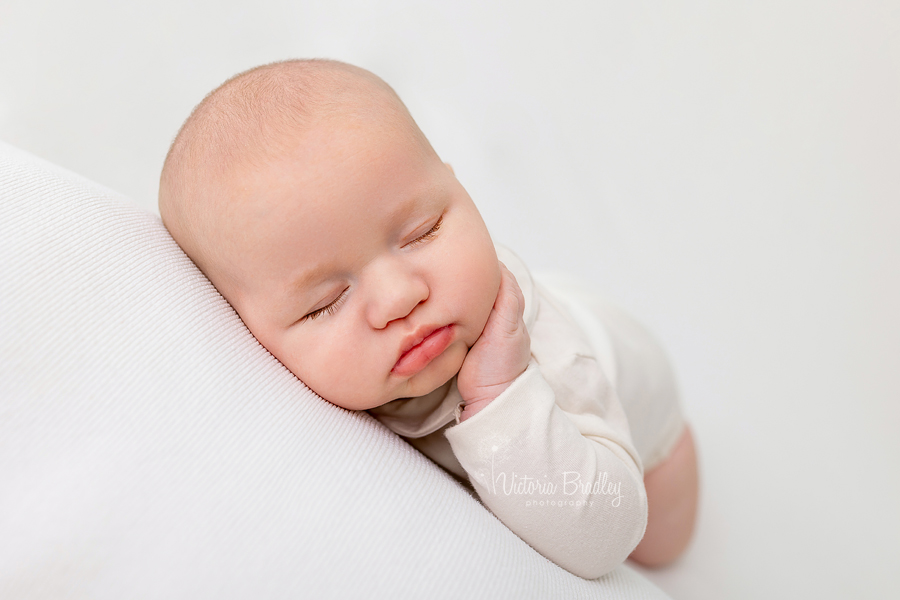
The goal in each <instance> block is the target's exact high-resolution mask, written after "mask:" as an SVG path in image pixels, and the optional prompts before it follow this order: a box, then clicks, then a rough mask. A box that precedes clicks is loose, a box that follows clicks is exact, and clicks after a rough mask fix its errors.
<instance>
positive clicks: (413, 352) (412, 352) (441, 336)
mask: <svg viewBox="0 0 900 600" xmlns="http://www.w3.org/2000/svg"><path fill="white" fill-rule="evenodd" d="M452 341H453V325H445V326H444V327H438V328H437V329H435V330H433V331H431V332H430V333H429V334H428V335H426V336H425V337H424V338H423V339H422V341H420V342H418V343H417V344H416V345H414V346H413V347H412V348H410V349H408V350H406V351H405V352H403V353H402V354H401V355H400V358H399V359H398V360H397V363H396V364H395V365H394V367H393V368H392V369H391V373H392V374H394V375H400V376H401V377H410V376H412V375H415V374H416V373H418V372H419V371H421V370H422V369H424V368H425V367H426V366H428V364H429V363H430V362H431V361H432V360H434V359H435V358H437V357H438V356H440V355H441V354H442V353H443V352H444V350H446V349H447V347H448V346H449V345H450V343H451V342H452Z"/></svg>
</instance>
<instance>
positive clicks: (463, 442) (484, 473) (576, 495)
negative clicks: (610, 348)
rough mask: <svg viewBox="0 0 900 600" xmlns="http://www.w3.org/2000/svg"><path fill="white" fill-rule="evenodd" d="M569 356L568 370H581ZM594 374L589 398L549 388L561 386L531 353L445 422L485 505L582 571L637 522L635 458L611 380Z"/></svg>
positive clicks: (635, 532)
mask: <svg viewBox="0 0 900 600" xmlns="http://www.w3.org/2000/svg"><path fill="white" fill-rule="evenodd" d="M567 360H570V361H575V362H576V363H577V362H578V361H591V360H594V359H593V357H590V356H581V355H575V356H571V357H569V358H568V359H567ZM577 366H578V365H577V364H576V365H574V367H575V368H573V369H572V370H570V371H569V372H570V373H576V374H577V373H578V372H585V370H583V369H582V370H579V369H578V368H577ZM589 371H590V370H588V372H589ZM576 379H577V375H576ZM600 379H601V380H600V381H599V382H596V381H595V382H593V386H587V387H589V388H592V389H593V390H594V392H593V393H594V394H598V395H600V396H601V397H599V398H593V399H591V401H589V402H586V401H579V400H578V399H572V398H568V397H565V398H558V397H557V396H559V395H563V396H567V395H566V394H565V393H564V391H561V390H559V389H557V390H554V389H553V388H552V387H551V385H550V384H549V383H548V381H547V380H546V379H545V377H544V376H543V375H542V372H541V367H539V366H538V363H537V362H536V361H535V360H534V359H532V361H531V363H530V364H529V365H528V368H527V369H526V370H525V372H524V373H522V375H520V376H519V377H518V378H517V379H516V380H515V381H514V382H513V383H512V385H510V387H509V388H507V389H506V390H505V391H504V392H503V393H502V394H500V395H499V396H498V397H497V398H495V399H494V400H493V401H492V402H491V403H490V404H489V405H487V406H486V407H485V408H483V409H482V410H481V411H479V412H478V413H476V414H475V415H473V416H472V417H470V418H469V419H467V420H465V421H464V422H462V423H459V424H457V425H455V426H452V427H449V428H447V429H446V431H445V435H446V438H447V440H448V441H449V443H450V446H451V447H452V449H453V453H454V454H455V456H456V458H457V459H458V461H459V463H460V464H461V465H462V467H463V469H465V471H466V473H467V474H468V476H469V480H470V482H471V484H472V486H473V487H474V488H475V491H476V492H477V493H478V495H479V497H480V498H481V500H482V502H483V503H484V504H485V506H487V507H488V508H489V509H490V510H491V511H492V512H493V513H494V514H495V515H496V516H497V517H498V518H499V519H500V520H501V521H503V523H504V524H505V525H506V526H507V527H509V528H510V529H511V530H512V531H513V532H514V533H516V534H517V535H518V536H519V537H520V538H522V539H523V540H524V541H525V542H527V543H528V544H529V545H531V546H532V547H533V548H534V549H535V550H537V551H538V552H540V553H541V554H542V555H544V556H545V557H547V558H548V559H550V560H552V561H553V562H555V563H556V564H558V565H559V566H561V567H563V568H564V569H566V570H568V571H570V572H572V573H574V574H575V575H578V576H580V577H584V578H586V579H593V578H596V577H600V576H602V575H604V574H606V573H608V572H609V571H611V570H612V569H614V568H615V567H616V566H618V565H620V564H622V562H623V561H624V560H625V559H626V558H627V557H628V555H629V554H630V553H631V551H632V550H633V549H634V548H635V546H637V544H638V542H640V540H641V538H642V537H643V535H644V529H645V528H646V525H647V494H646V491H645V490H644V484H643V473H642V468H641V463H640V458H639V457H638V455H637V452H636V451H635V450H634V448H633V447H632V445H631V440H630V436H629V433H628V426H627V420H625V418H624V413H623V412H622V411H621V405H620V403H619V401H618V398H617V397H616V396H615V390H614V389H613V388H612V386H611V385H610V384H609V383H608V381H607V380H606V379H605V378H603V377H602V373H601V377H600ZM571 383H572V385H573V386H576V387H579V388H580V387H582V386H581V385H580V384H581V383H583V382H579V381H574V382H571Z"/></svg>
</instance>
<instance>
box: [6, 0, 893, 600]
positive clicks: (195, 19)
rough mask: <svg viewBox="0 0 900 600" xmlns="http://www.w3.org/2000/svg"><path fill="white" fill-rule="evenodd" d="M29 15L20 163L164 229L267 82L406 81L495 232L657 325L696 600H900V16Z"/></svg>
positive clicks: (90, 10)
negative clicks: (242, 107)
mask: <svg viewBox="0 0 900 600" xmlns="http://www.w3.org/2000/svg"><path fill="white" fill-rule="evenodd" d="M561 4H564V5H563V6H554V7H552V8H551V7H550V3H547V2H535V1H518V2H512V1H503V2H499V1H498V2H479V1H475V0H457V1H456V2H414V1H411V0H407V1H403V0H381V1H377V2H367V1H363V0H354V1H349V0H330V1H316V2H308V1H302V0H258V1H256V2H238V1H236V0H219V1H216V2H211V1H206V2H194V3H186V2H179V1H176V0H157V1H156V2H154V3H123V2H115V1H112V0H82V1H81V2H78V3H72V2H64V1H62V0H56V1H50V0H29V1H25V0H2V2H0V139H3V140H4V141H7V142H9V143H12V144H14V145H17V146H19V147H21V148H23V149H26V150H28V151H31V152H33V153H35V154H38V155H39V156H42V157H43V158H46V159H49V160H51V161H53V162H56V163H58V164H60V165H62V166H64V167H66V168H68V169H71V170H73V171H76V172H78V173H80V174H82V175H85V176H87V177H89V178H91V179H94V180H96V181H98V182H100V183H103V184H105V185H107V186H109V187H111V188H113V189H115V190H117V191H120V192H123V193H125V194H128V195H130V196H131V197H132V198H134V200H135V201H136V202H137V203H139V204H140V205H141V206H144V207H145V208H146V209H148V210H152V211H155V210H156V190H157V178H158V173H159V168H160V166H161V164H162V160H163V157H164V156H165V152H166V150H167V147H168V144H169V142H170V141H171V139H172V138H173V136H174V134H175V132H176V130H177V128H178V127H179V125H180V124H181V122H182V121H183V120H184V118H185V117H186V116H187V114H188V113H189V111H190V109H191V108H192V107H193V106H194V105H195V104H196V103H197V102H198V101H199V100H200V99H201V98H202V97H203V95H204V94H205V93H206V92H208V91H209V90H211V89H212V88H213V87H215V86H216V85H218V84H219V83H221V82H222V81H224V80H225V79H226V78H228V77H229V76H231V75H233V74H235V73H236V72H238V71H241V70H244V69H246V68H249V67H252V66H255V65H257V64H261V63H264V62H269V61H273V60H279V59H284V58H291V57H312V56H321V57H330V58H337V59H342V60H346V61H349V62H352V63H355V64H359V65H360V66H363V67H366V68H369V69H371V70H372V71H374V72H375V73H377V74H379V75H380V76H382V77H383V78H384V79H385V80H387V81H388V82H389V83H390V84H391V85H393V86H394V87H395V88H396V89H397V91H398V92H399V93H400V95H401V97H403V98H404V100H405V101H406V103H407V104H408V106H409V107H410V109H411V111H412V113H413V115H414V116H415V117H416V119H417V120H418V121H419V123H420V125H421V126H422V129H423V130H424V131H425V133H426V134H427V135H428V136H429V137H430V139H431V141H432V143H433V145H434V146H435V148H436V149H437V151H438V153H439V154H441V156H442V157H443V158H444V160H447V161H449V162H450V163H452V164H453V166H454V168H455V170H456V172H457V174H458V176H459V178H460V180H461V181H462V182H463V184H464V185H466V187H467V188H468V190H469V192H470V193H471V195H472V196H473V198H474V199H475V200H476V202H477V203H478V204H479V206H480V207H481V209H482V212H483V213H484V216H485V219H486V221H487V222H488V226H489V227H490V229H491V231H492V233H493V234H494V236H495V238H496V239H498V240H499V241H501V242H503V243H505V244H507V245H509V246H511V247H512V248H514V249H515V250H516V251H517V252H518V253H519V254H520V255H522V256H523V257H524V258H525V259H526V261H527V262H529V263H530V264H531V265H532V266H533V267H534V268H536V269H560V268H563V267H564V268H565V269H566V270H568V271H569V272H572V273H574V274H576V275H579V276H584V277H586V278H589V279H590V280H591V281H592V282H594V285H595V287H596V288H597V289H599V290H602V291H603V292H605V293H606V294H607V295H609V296H610V297H612V298H613V299H615V300H617V301H618V302H619V303H621V304H622V305H624V306H625V307H627V308H628V309H629V310H630V311H631V312H633V313H635V314H636V315H638V316H639V317H640V318H641V319H642V320H643V321H645V322H646V323H648V324H649V325H650V327H651V328H652V329H653V330H654V331H656V332H657V333H658V335H659V337H661V338H662V340H663V341H664V343H665V344H666V346H667V347H668V349H669V350H670V353H671V355H672V357H673V360H674V362H675V364H676V366H677V368H678V372H679V376H680V379H681V383H682V387H683V391H684V396H685V408H686V410H687V412H688V415H689V418H690V420H691V421H692V423H693V424H694V429H695V432H696V436H697V439H698V443H699V450H700V453H701V462H702V476H703V482H702V484H703V495H702V507H701V515H700V521H699V528H698V531H697V537H696V539H695V540H694V543H693V545H692V546H691V548H690V549H689V551H688V553H687V555H686V556H685V557H684V558H683V559H682V560H681V561H680V562H679V563H678V564H676V565H674V566H672V567H670V568H668V569H665V570H663V571H659V572H647V573H646V574H647V576H648V577H650V578H651V579H652V580H653V581H654V582H656V583H657V584H658V585H659V586H660V587H662V588H663V589H665V590H666V591H668V592H669V593H670V594H672V595H673V596H674V597H675V598H700V599H702V598H716V599H718V598H735V599H737V598H762V597H765V598H794V597H799V596H802V597H818V598H844V597H860V598H861V597H871V598H876V597H882V596H884V595H885V594H886V593H887V592H888V590H893V591H894V593H896V590H898V589H900V574H898V572H897V571H896V565H897V564H898V563H900V550H898V543H897V541H898V540H900V511H897V510H896V506H900V477H898V471H900V469H898V463H900V436H897V435H895V430H896V429H897V424H898V422H900V406H898V404H900V402H898V400H900V392H898V390H900V368H898V366H897V365H898V364H900V313H898V310H897V307H898V306H900V275H898V271H900V235H898V234H900V112H898V107H900V33H898V32H900V9H898V5H897V3H896V2H891V1H889V0H883V1H876V0H864V1H861V2H859V1H857V2H850V1H849V0H846V1H844V2H834V1H821V0H820V1H816V2H813V1H802V0H790V1H788V2H772V1H768V2H766V1H762V2H760V1H756V2H745V1H736V2H729V3H717V2H701V1H689V0H674V1H673V2H667V3H661V2H649V1H646V0H635V1H632V2H629V3H619V2H606V1H600V2H598V1H588V0H581V1H572V2H566V3H561Z"/></svg>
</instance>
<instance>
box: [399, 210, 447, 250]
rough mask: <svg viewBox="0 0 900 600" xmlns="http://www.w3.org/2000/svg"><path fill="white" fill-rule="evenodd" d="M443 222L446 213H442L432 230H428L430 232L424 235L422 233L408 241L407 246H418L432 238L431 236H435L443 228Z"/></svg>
mask: <svg viewBox="0 0 900 600" xmlns="http://www.w3.org/2000/svg"><path fill="white" fill-rule="evenodd" d="M443 222H444V215H441V216H440V217H438V220H437V223H435V224H434V227H432V228H431V229H430V230H428V233H426V234H424V235H420V236H419V237H417V238H416V239H414V240H413V241H411V242H410V243H408V244H407V246H416V245H418V244H422V243H424V242H427V241H428V240H430V239H431V238H433V237H434V236H436V235H437V232H438V230H439V229H440V228H441V223H443Z"/></svg>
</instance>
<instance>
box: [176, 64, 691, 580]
mask: <svg viewBox="0 0 900 600" xmlns="http://www.w3.org/2000/svg"><path fill="white" fill-rule="evenodd" d="M159 210H160V214H161V215H162V218H163V222H164V223H165V225H166V227H167V228H168V230H169V231H170V232H171V234H172V236H173V237H174V238H175V240H176V241H177V242H178V244H179V245H180V246H181V248H183V249H184V251H185V252H186V253H187V254H188V256H190V257H191V259H192V260H193V261H194V262H195V263H196V264H197V266H198V267H199V268H200V269H201V270H202V271H203V273H205V274H206V276H207V277H208V278H209V279H210V281H212V283H213V284H214V285H215V286H216V288H217V289H218V290H219V292H221V294H222V295H223V296H224V297H225V298H226V299H227V300H228V302H230V303H231V305H232V306H233V307H234V309H235V310H236V311H237V313H238V314H239V315H240V316H241V318H242V319H243V321H244V323H245V324H246V325H247V327H248V328H249V329H250V331H251V332H252V333H253V335H254V336H256V338H257V339H258V340H259V342H260V343H261V344H262V345H263V346H265V347H266V348H267V349H268V350H269V351H270V352H271V353H272V354H273V355H274V356H275V357H276V358H278V360H280V361H281V362H282V363H283V364H284V365H285V366H286V367H287V368H288V369H289V370H290V371H292V372H293V373H294V374H295V375H296V376H297V377H298V378H299V379H300V380H301V381H303V382H304V383H305V384H306V385H308V386H309V387H310V388H311V389H312V390H313V391H315V392H316V393H317V394H319V395H320V396H321V397H322V398H324V399H325V400H327V401H329V402H331V403H333V404H335V405H337V406H340V407H343V408H346V409H351V410H365V411H368V412H369V413H370V414H372V415H373V416H374V417H375V418H377V419H378V420H379V421H381V422H382V423H383V424H384V425H385V426H387V427H388V428H390V429H391V430H393V431H394V432H396V433H397V434H399V435H401V436H403V438H404V439H406V440H407V441H408V442H409V443H410V444H411V445H412V446H414V447H415V448H417V449H418V450H419V451H421V452H422V453H424V454H425V455H426V456H428V457H429V458H430V459H432V460H433V461H434V462H436V463H437V464H439V465H440V466H441V467H443V468H444V469H445V470H447V471H448V472H449V473H451V474H452V475H454V476H455V477H456V478H458V479H459V480H460V481H461V482H462V483H463V484H464V485H466V486H467V487H469V488H470V489H471V490H474V492H475V493H476V494H477V496H478V498H479V499H480V500H481V502H482V503H483V504H484V505H485V506H486V507H487V508H488V509H489V510H491V511H492V512H493V513H494V514H495V515H496V516H497V517H498V518H499V519H500V520H501V521H502V522H503V523H504V524H505V525H506V526H507V527H509V529H511V530H512V531H513V532H515V533H516V534H517V535H518V536H519V537H520V538H522V539H523V540H524V541H525V542H527V543H528V544H530V545H531V546H532V547H533V548H534V549H535V550H536V551H538V552H540V553H541V554H543V555H544V556H545V557H547V558H549V559H550V560H552V561H554V562H555V563H557V564H558V565H560V566H561V567H563V568H565V569H567V570H569V571H570V572H572V573H574V574H576V575H579V576H581V577H585V578H595V577H599V576H601V575H603V574H605V573H607V572H609V571H610V570H612V569H613V568H615V567H616V566H617V565H618V564H621V563H622V562H623V561H624V560H625V559H626V558H628V557H629V556H631V557H632V558H633V559H634V560H636V561H638V562H640V563H643V564H645V565H651V566H652V565H662V564H667V563H669V562H671V561H672V560H674V559H675V558H677V557H678V556H679V555H680V554H681V553H682V551H683V550H684V548H685V546H686V545H687V543H688V541H689V539H690V536H691V532H692V530H693V526H694V517H695V514H696V506H697V465H696V455H695V452H694V446H693V441H692V437H691V434H690V430H689V429H688V427H687V425H686V423H685V422H684V420H683V418H682V416H681V413H680V410H679V402H678V398H677V392H676V390H675V385H674V382H673V377H672V374H671V370H670V367H669V364H668V362H667V360H666V358H665V356H664V354H663V352H662V351H661V350H660V349H659V347H658V346H657V345H656V343H655V342H654V341H653V340H652V338H651V337H650V336H649V335H648V334H647V333H646V332H645V331H644V329H643V328H641V327H640V326H639V325H638V324H637V323H635V322H634V321H633V320H632V319H631V318H629V317H628V316H627V315H625V314H624V313H622V312H621V311H620V310H618V309H616V308H615V307H613V306H611V305H609V304H608V303H606V302H605V301H603V300H601V299H599V298H596V297H593V296H590V295H587V294H585V293H584V292H582V291H581V290H579V289H578V287H577V286H573V285H571V284H569V283H564V282H563V283H560V282H559V281H557V282H556V283H555V284H554V283H553V282H551V281H544V280H541V281H536V280H535V279H534V278H533V277H532V275H531V274H530V272H529V271H528V269H527V268H526V266H525V265H524V264H523V263H522V261H521V260H520V259H519V258H518V257H517V256H516V255H515V254H514V253H512V252H511V251H509V250H508V249H506V248H504V247H502V246H498V245H495V243H494V241H493V240H492V239H491V236H490V234H489V232H488V230H487V227H486V226H485V223H484V221H483V220H482V218H481V215H480V213H479V211H478V209H477V208H476V206H475V204H474V203H473V201H472V199H471V198H470V197H469V195H468V194H467V193H466V190H465V189H464V188H463V186H462V185H461V184H460V182H459V181H458V180H457V178H456V176H455V175H454V173H453V170H452V169H451V168H450V167H449V165H447V164H445V163H443V162H442V161H441V160H440V158H438V156H437V154H436V153H435V151H434V150H433V149H432V147H431V145H430V144H429V142H428V140H427V139H426V138H425V136H424V135H423V133H422V132H421V131H420V130H419V128H418V126H417V125H416V123H415V122H414V121H413V119H412V117H411V116H410V114H409V112H408V111H407V109H406V107H405V106H404V105H403V103H402V102H401V101H400V99H399V98H398V97H397V95H396V94H395V92H394V91H393V90H392V89H391V88H390V87H389V86H388V85H387V84H386V83H385V82H383V81H382V80H381V79H379V78H378V77H376V76H375V75H373V74H372V73H369V72H368V71H365V70H363V69H360V68H357V67H353V66H351V65H347V64H344V63H340V62H335V61H326V60H297V61H286V62H280V63H275V64H270V65H265V66H262V67H258V68H255V69H252V70H250V71H247V72H245V73H242V74H240V75H237V76H236V77H234V78H232V79H230V80H229V81H227V82H225V83H224V84H223V85H222V86H220V87H219V88H218V89H216V90H215V91H213V92H212V93H211V94H209V95H208V96H207V97H206V98H205V99H204V100H203V101H202V102H201V103H200V104H199V105H198V106H197V107H196V108H195V109H194V111H193V112H192V113H191V115H190V117H189V118H188V119H187V121H186V122H185V124H184V125H183V126H182V128H181V130H180V131H179V133H178V135H177V137H176V139H175V141H174V142H173V144H172V147H171V149H170V151H169V154H168V156H167V157H166V161H165V165H164V167H163V172H162V176H161V180H160V195H159Z"/></svg>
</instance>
